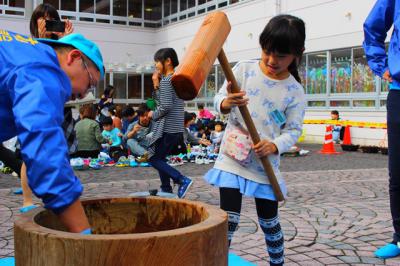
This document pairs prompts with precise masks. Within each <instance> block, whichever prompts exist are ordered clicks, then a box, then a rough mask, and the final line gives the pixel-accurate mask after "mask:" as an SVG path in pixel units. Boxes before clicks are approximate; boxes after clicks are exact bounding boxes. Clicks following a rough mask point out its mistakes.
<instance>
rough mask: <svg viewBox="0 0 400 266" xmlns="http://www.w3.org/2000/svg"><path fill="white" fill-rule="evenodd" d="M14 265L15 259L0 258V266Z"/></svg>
mask: <svg viewBox="0 0 400 266" xmlns="http://www.w3.org/2000/svg"><path fill="white" fill-rule="evenodd" d="M14 265H15V258H14V257H8V258H1V259H0V266H14Z"/></svg>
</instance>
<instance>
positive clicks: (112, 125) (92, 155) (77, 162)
mask: <svg viewBox="0 0 400 266" xmlns="http://www.w3.org/2000/svg"><path fill="white" fill-rule="evenodd" d="M104 102H105V101H103V103H102V101H100V103H99V104H85V105H82V106H81V107H80V109H79V118H78V120H77V121H76V124H75V133H76V138H77V151H76V152H75V153H74V154H72V155H71V165H72V166H73V167H74V168H75V169H85V167H86V168H87V167H90V168H94V169H100V168H101V167H102V166H113V165H115V166H118V167H124V166H131V167H136V166H149V164H148V162H147V159H148V158H147V156H148V153H147V149H148V143H149V141H150V139H151V135H152V121H151V119H150V118H149V112H150V111H151V109H150V107H149V105H148V104H147V103H142V104H140V105H139V107H138V108H137V109H136V110H135V108H133V107H131V106H125V107H121V106H120V105H114V104H107V105H105V104H104ZM184 123H185V131H184V135H183V139H182V142H181V143H180V144H179V145H178V146H177V147H175V148H174V151H173V152H172V154H171V156H169V158H168V159H169V163H170V164H171V165H179V164H183V162H185V161H187V162H195V163H198V164H202V163H206V164H207V163H209V162H211V161H213V160H214V159H215V158H216V156H217V154H218V152H219V145H220V143H221V141H222V136H223V133H224V126H225V125H224V123H223V122H222V121H216V119H215V117H207V118H204V119H200V118H199V119H198V118H197V116H196V114H195V113H188V112H185V119H184Z"/></svg>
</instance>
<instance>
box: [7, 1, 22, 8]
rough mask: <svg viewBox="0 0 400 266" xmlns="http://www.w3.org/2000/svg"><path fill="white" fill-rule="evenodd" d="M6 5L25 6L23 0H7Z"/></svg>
mask: <svg viewBox="0 0 400 266" xmlns="http://www.w3.org/2000/svg"><path fill="white" fill-rule="evenodd" d="M4 2H5V3H6V2H7V1H4ZM5 3H4V4H5ZM8 6H10V7H25V1H24V0H8Z"/></svg>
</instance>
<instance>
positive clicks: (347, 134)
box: [343, 126, 352, 145]
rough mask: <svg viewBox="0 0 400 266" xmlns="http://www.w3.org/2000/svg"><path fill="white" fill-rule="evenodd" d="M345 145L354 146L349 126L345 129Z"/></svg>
mask: <svg viewBox="0 0 400 266" xmlns="http://www.w3.org/2000/svg"><path fill="white" fill-rule="evenodd" d="M343 145H352V144H351V135H350V127H349V126H346V127H345V128H344V137H343Z"/></svg>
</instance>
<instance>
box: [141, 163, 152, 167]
mask: <svg viewBox="0 0 400 266" xmlns="http://www.w3.org/2000/svg"><path fill="white" fill-rule="evenodd" d="M139 166H140V167H150V163H139Z"/></svg>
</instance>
